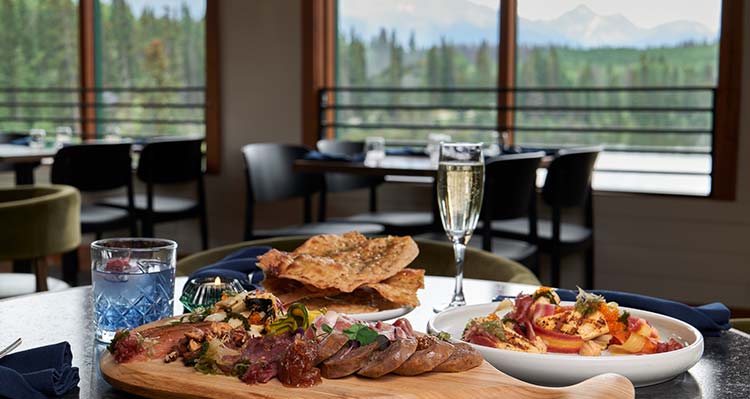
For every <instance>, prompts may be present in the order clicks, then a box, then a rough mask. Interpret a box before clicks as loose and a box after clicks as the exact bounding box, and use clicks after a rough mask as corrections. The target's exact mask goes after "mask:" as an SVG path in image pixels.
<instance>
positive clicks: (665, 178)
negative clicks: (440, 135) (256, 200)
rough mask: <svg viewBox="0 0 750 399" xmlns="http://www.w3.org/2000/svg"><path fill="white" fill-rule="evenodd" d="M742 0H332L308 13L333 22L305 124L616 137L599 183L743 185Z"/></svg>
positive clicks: (729, 192) (406, 133) (546, 141)
mask: <svg viewBox="0 0 750 399" xmlns="http://www.w3.org/2000/svg"><path fill="white" fill-rule="evenodd" d="M742 8H743V3H742V2H741V1H737V0H724V1H721V0H712V1H702V0H690V1H677V0H674V1H672V0H667V1H660V2H657V4H655V3H654V2H650V1H645V0H643V1H631V2H625V3H623V2H604V1H598V0H561V1H555V2H548V1H543V0H523V1H515V0H501V1H497V0H443V1H430V2H426V1H423V0H389V1H385V2H365V1H358V0H339V1H333V0H324V1H321V2H320V4H318V5H317V6H307V11H306V15H307V16H308V17H309V20H308V21H309V25H308V29H312V28H313V27H315V26H320V27H322V29H320V30H319V32H322V33H321V34H320V35H318V36H315V35H310V39H309V40H310V41H311V43H310V44H311V47H312V48H317V52H316V51H311V52H309V53H308V57H306V58H305V59H306V60H308V59H309V61H308V62H309V64H308V65H309V66H310V67H311V69H310V70H311V71H313V72H311V75H310V76H309V79H307V80H306V81H305V84H306V86H305V88H306V92H305V93H306V94H305V95H306V100H305V104H310V106H311V107H314V110H312V111H307V108H308V106H305V108H303V110H306V112H309V114H308V115H310V116H311V118H312V119H314V121H316V122H315V125H313V123H310V124H309V125H308V126H307V128H306V131H307V135H306V136H305V137H306V138H307V140H308V141H307V142H308V143H311V142H312V138H317V137H318V136H319V135H327V136H336V137H339V138H343V139H361V138H362V137H365V136H367V135H379V136H385V137H386V138H388V139H389V142H391V143H394V144H404V145H417V144H419V143H424V140H425V138H426V136H427V134H428V133H430V132H433V131H439V132H450V133H451V134H453V135H454V138H458V139H471V140H483V141H485V140H487V139H490V140H493V139H495V137H497V134H495V135H492V134H491V132H492V131H501V132H502V131H507V132H508V133H509V134H510V137H511V138H512V139H513V140H514V143H515V144H518V145H521V146H522V147H527V148H529V147H534V148H536V147H559V146H561V145H562V146H579V145H588V144H602V145H604V147H605V153H603V154H602V156H601V158H600V161H599V162H598V164H597V172H596V173H595V178H594V186H595V188H597V189H600V190H609V191H634V192H651V193H668V194H683V195H698V196H706V195H711V196H712V197H714V198H720V199H732V198H733V197H734V184H735V180H736V140H737V114H736V110H735V111H732V109H733V108H732V107H736V106H737V105H736V104H737V102H738V101H739V89H738V86H739V84H738V82H739V71H740V68H741V67H740V61H741V60H740V57H741V52H740V48H741V47H740V40H741V34H740V33H741V23H742V21H741V17H739V15H742V12H743V9H742ZM316 24H317V25H316ZM306 32H310V31H309V30H307V31H306ZM314 71H318V72H314ZM456 136H457V137H456Z"/></svg>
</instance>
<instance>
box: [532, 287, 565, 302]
mask: <svg viewBox="0 0 750 399" xmlns="http://www.w3.org/2000/svg"><path fill="white" fill-rule="evenodd" d="M541 297H546V298H547V299H549V302H550V303H552V304H555V305H559V304H560V299H559V298H556V297H555V294H554V293H553V292H552V289H551V288H547V287H542V288H540V289H538V290H536V292H535V293H534V295H532V296H531V299H532V300H534V301H536V300H537V299H539V298H541Z"/></svg>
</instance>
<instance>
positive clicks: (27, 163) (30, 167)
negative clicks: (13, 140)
mask: <svg viewBox="0 0 750 399" xmlns="http://www.w3.org/2000/svg"><path fill="white" fill-rule="evenodd" d="M55 153H57V149H55V148H39V149H35V148H31V147H28V146H25V145H16V144H0V164H3V163H5V164H10V165H13V169H14V170H15V173H16V184H34V168H36V167H37V166H39V164H40V163H41V162H42V160H43V159H45V158H51V157H54V156H55Z"/></svg>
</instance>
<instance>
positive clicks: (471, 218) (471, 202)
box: [434, 143, 484, 312]
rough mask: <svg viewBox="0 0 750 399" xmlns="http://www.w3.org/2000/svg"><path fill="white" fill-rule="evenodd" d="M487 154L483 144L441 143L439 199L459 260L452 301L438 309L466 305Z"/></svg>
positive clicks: (441, 215)
mask: <svg viewBox="0 0 750 399" xmlns="http://www.w3.org/2000/svg"><path fill="white" fill-rule="evenodd" d="M483 192H484V157H483V155H482V144H481V143H478V144H468V143H441V144H440V158H439V162H438V173H437V200H438V206H439V208H440V218H441V219H442V221H443V228H444V229H445V233H446V234H447V235H448V238H449V239H450V240H451V242H452V243H453V252H454V254H455V260H456V286H455V290H454V292H453V299H452V300H451V302H450V303H449V304H446V305H441V306H436V307H435V308H434V310H435V312H441V311H443V310H446V309H450V308H454V307H457V306H463V305H465V304H466V301H465V300H464V290H463V277H464V254H465V252H466V244H468V243H469V240H470V239H471V235H472V233H474V228H476V226H477V220H478V219H479V212H480V209H481V208H482V195H483Z"/></svg>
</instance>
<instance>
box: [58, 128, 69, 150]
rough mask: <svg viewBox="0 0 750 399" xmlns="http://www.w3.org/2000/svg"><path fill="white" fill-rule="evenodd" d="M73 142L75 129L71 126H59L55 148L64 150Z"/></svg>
mask: <svg viewBox="0 0 750 399" xmlns="http://www.w3.org/2000/svg"><path fill="white" fill-rule="evenodd" d="M72 141H73V129H71V127H70V126H58V127H57V129H56V130H55V147H57V148H63V147H64V146H65V145H66V144H70V143H71V142H72Z"/></svg>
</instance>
